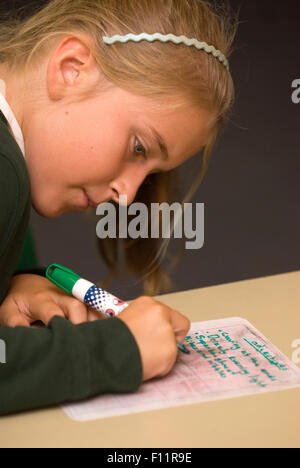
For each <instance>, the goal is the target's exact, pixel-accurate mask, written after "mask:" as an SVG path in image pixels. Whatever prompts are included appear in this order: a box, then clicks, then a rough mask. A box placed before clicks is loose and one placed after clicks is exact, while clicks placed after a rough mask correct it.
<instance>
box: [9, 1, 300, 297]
mask: <svg viewBox="0 0 300 468" xmlns="http://www.w3.org/2000/svg"><path fill="white" fill-rule="evenodd" d="M25 3H26V4H27V5H28V4H29V2H25V1H21V0H16V1H8V0H0V5H1V6H3V7H5V8H12V9H13V7H14V6H20V5H23V4H25ZM35 3H37V4H42V3H45V2H43V1H35V2H30V4H32V5H34V4H35ZM231 3H232V5H233V6H234V7H238V6H241V10H240V22H241V24H240V27H239V33H238V37H237V40H236V43H235V49H236V50H235V52H234V54H233V56H232V57H231V70H232V74H233V77H234V81H235V84H236V94H237V99H236V105H235V109H234V115H233V118H232V119H231V122H230V124H229V125H228V126H227V128H226V130H225V131H224V132H223V133H222V135H221V138H220V140H219V143H218V146H217V148H216V150H215V152H214V156H213V159H212V163H211V166H210V169H209V172H208V174H207V176H206V178H205V180H204V182H203V184H202V186H201V188H200V189H199V191H198V193H197V194H196V196H195V197H194V201H195V202H203V203H205V246H204V247H203V248H202V249H201V250H198V251H193V250H192V251H186V255H185V257H184V259H183V261H182V262H181V263H180V266H179V267H178V268H177V270H176V271H175V272H174V273H173V274H172V279H173V280H174V281H175V283H176V290H184V289H193V288H199V287H203V286H210V285H214V284H220V283H227V282H232V281H239V280H244V279H248V278H255V277H260V276H266V275H272V274H278V273H283V272H288V271H293V270H298V269H299V266H300V251H299V250H300V249H299V239H300V235H299V234H300V221H299V201H300V196H299V174H300V159H299V144H300V132H299V121H300V104H298V105H296V104H293V102H292V99H291V95H292V88H291V84H292V82H293V80H295V79H300V59H299V50H300V32H299V29H300V19H299V18H300V2H299V1H298V0H286V2H274V0H244V1H242V0H231ZM28 11H29V12H30V8H29V10H28ZM198 167H199V158H197V157H196V158H193V159H192V160H191V161H189V162H188V163H187V164H185V165H184V166H183V167H182V174H183V178H184V180H185V184H186V187H188V185H189V181H190V180H191V177H193V174H194V173H195V171H197V170H198ZM32 225H33V228H34V235H35V240H36V246H37V250H38V253H39V257H40V261H41V263H42V264H44V265H47V264H49V263H52V262H58V263H62V264H65V265H67V266H69V267H70V268H74V269H75V270H77V271H78V272H80V273H81V274H82V275H83V276H85V277H87V278H89V279H90V280H92V281H98V280H99V279H101V278H102V277H103V275H104V274H105V273H106V268H105V266H104V265H103V262H102V260H101V259H100V257H99V255H98V253H97V249H96V234H95V226H96V220H95V219H93V218H89V217H87V216H86V215H85V214H81V213H70V214H67V215H64V216H62V217H61V218H58V219H56V220H46V219H42V218H40V217H39V216H38V215H37V214H36V213H34V212H33V213H32ZM176 249H177V244H173V247H172V248H171V250H172V251H176ZM110 289H111V290H112V291H113V292H114V293H115V294H117V295H119V296H120V297H123V298H124V299H131V298H133V297H136V296H137V295H138V294H140V293H141V292H142V289H141V283H136V279H135V278H132V277H127V278H123V279H122V278H118V279H115V280H114V281H113V282H112V283H111V288H110Z"/></svg>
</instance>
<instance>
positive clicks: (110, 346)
mask: <svg viewBox="0 0 300 468" xmlns="http://www.w3.org/2000/svg"><path fill="white" fill-rule="evenodd" d="M0 344H1V345H2V346H1V350H2V353H1V354H2V359H1V355H0V382H1V384H0V415H4V414H9V413H12V412H18V411H23V410H29V409H34V408H40V407H44V406H48V405H55V404H60V403H63V402H67V401H76V400H82V399H85V398H88V397H92V396H96V395H98V394H102V393H107V392H112V393H113V392H133V391H136V390H137V389H138V387H139V385H140V384H141V381H142V363H141V356H140V352H139V348H138V346H137V344H136V341H135V339H134V337H133V335H132V334H131V332H130V330H129V329H128V327H127V326H126V324H125V323H124V322H123V321H122V320H120V319H118V318H117V317H115V318H109V319H104V320H99V321H96V322H86V323H82V324H80V325H73V324H72V323H71V322H69V321H68V320H67V319H64V318H62V317H58V316H56V317H54V318H53V319H52V320H51V321H50V323H49V325H48V327H47V328H42V329H35V328H26V327H16V328H8V327H0ZM3 354H4V355H3ZM1 362H2V363H1Z"/></svg>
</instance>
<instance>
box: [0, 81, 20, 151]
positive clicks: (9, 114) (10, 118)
mask: <svg viewBox="0 0 300 468" xmlns="http://www.w3.org/2000/svg"><path fill="white" fill-rule="evenodd" d="M5 96H6V84H5V81H3V80H1V79H0V110H1V112H2V113H3V114H4V116H5V118H6V120H7V122H8V123H9V126H10V128H11V131H12V133H13V135H14V137H15V140H16V142H17V143H18V145H19V147H20V149H21V151H22V153H23V156H24V158H25V144H24V137H23V133H22V130H21V127H20V125H19V123H18V121H17V119H16V117H15V115H14V113H13V111H12V109H11V108H10V106H9V104H8V102H7V101H6V99H5Z"/></svg>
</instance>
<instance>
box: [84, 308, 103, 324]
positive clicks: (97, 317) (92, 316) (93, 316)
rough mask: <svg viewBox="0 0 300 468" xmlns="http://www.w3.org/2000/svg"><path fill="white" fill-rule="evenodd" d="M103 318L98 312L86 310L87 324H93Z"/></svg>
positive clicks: (90, 309)
mask: <svg viewBox="0 0 300 468" xmlns="http://www.w3.org/2000/svg"><path fill="white" fill-rule="evenodd" d="M104 318H105V316H104V315H103V314H101V312H98V311H97V310H95V309H92V308H89V309H88V322H95V321H96V320H102V319H104Z"/></svg>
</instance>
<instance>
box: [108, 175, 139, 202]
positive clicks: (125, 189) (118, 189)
mask: <svg viewBox="0 0 300 468" xmlns="http://www.w3.org/2000/svg"><path fill="white" fill-rule="evenodd" d="M146 175H147V174H146V173H145V171H144V170H143V171H141V172H139V171H135V172H134V171H132V170H131V172H130V173H129V172H128V173H127V174H123V175H121V176H120V177H119V178H118V179H116V180H114V181H113V182H112V183H111V184H110V188H111V190H112V191H113V193H114V196H113V199H114V201H116V202H117V203H119V202H120V196H121V195H126V197H127V204H128V205H131V203H133V201H134V199H135V197H136V194H137V191H138V189H139V188H140V186H141V185H142V183H143V182H144V180H145V178H146Z"/></svg>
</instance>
